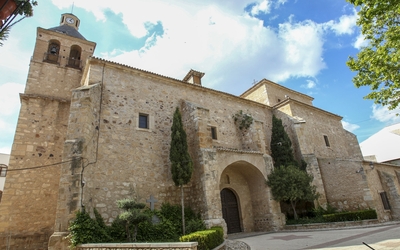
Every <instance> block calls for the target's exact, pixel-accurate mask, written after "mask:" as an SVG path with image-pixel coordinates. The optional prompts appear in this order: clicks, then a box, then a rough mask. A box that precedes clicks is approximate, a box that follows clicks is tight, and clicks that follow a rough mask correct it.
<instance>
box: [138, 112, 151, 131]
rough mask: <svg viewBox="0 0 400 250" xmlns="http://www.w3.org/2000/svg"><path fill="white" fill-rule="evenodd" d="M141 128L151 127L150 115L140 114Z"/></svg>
mask: <svg viewBox="0 0 400 250" xmlns="http://www.w3.org/2000/svg"><path fill="white" fill-rule="evenodd" d="M139 128H146V129H148V128H149V115H148V114H139Z"/></svg>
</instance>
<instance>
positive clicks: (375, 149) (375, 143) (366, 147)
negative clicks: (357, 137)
mask: <svg viewBox="0 0 400 250" xmlns="http://www.w3.org/2000/svg"><path fill="white" fill-rule="evenodd" d="M399 145H400V123H397V124H394V125H391V126H387V127H385V128H383V129H382V130H380V131H379V132H377V133H375V134H373V135H372V136H371V137H369V138H368V139H367V140H365V141H363V142H361V143H360V147H361V151H362V154H363V156H364V159H365V160H367V161H374V162H379V163H390V164H395V165H400V147H399Z"/></svg>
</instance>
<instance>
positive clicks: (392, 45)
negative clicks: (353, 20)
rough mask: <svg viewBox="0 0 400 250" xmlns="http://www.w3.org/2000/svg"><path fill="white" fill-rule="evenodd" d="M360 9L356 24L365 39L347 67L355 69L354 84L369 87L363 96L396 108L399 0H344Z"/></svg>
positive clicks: (399, 68)
mask: <svg viewBox="0 0 400 250" xmlns="http://www.w3.org/2000/svg"><path fill="white" fill-rule="evenodd" d="M347 1H348V2H350V3H351V4H353V5H354V6H355V7H358V8H359V12H358V20H357V25H359V26H360V27H361V33H362V34H363V36H364V38H365V39H366V40H367V41H368V45H367V46H366V47H364V48H362V49H361V50H360V52H359V53H358V54H357V57H356V58H355V57H350V58H349V60H348V61H347V66H348V67H349V68H350V69H351V70H352V71H357V74H356V75H355V76H354V78H353V83H354V85H355V86H356V87H357V88H359V87H361V86H369V87H370V88H371V90H372V91H371V92H370V93H369V94H368V95H367V96H365V97H364V98H366V99H371V100H374V102H375V103H377V104H381V105H384V106H388V108H389V109H391V110H393V109H395V108H396V107H397V106H398V105H399V102H400V90H399V89H400V77H399V71H400V25H399V24H400V1H398V0H347Z"/></svg>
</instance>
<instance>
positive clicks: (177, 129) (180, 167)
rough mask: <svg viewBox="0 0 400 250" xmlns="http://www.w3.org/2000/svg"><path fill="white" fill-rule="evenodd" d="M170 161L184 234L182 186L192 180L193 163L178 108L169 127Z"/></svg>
mask: <svg viewBox="0 0 400 250" xmlns="http://www.w3.org/2000/svg"><path fill="white" fill-rule="evenodd" d="M169 160H170V161H171V173H172V179H173V181H174V183H175V185H176V186H179V187H180V188H181V205H182V229H183V230H182V231H183V234H185V206H184V202H183V201H184V193H183V185H185V184H187V183H188V182H189V181H190V179H191V178H192V173H193V161H192V158H191V157H190V154H189V151H188V145H187V139H186V132H185V130H184V128H183V124H182V115H181V112H180V111H179V108H176V110H175V113H174V118H173V122H172V127H171V149H170V152H169Z"/></svg>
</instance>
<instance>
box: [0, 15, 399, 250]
mask: <svg viewBox="0 0 400 250" xmlns="http://www.w3.org/2000/svg"><path fill="white" fill-rule="evenodd" d="M65 17H71V18H74V20H75V21H77V22H79V19H78V18H77V17H75V16H74V15H72V14H63V16H62V19H61V26H59V27H55V28H52V29H48V30H46V29H42V28H38V33H37V40H36V46H35V51H34V56H33V57H32V61H31V65H30V70H29V75H28V80H27V85H26V89H25V92H24V93H23V94H21V112H20V116H19V120H18V126H17V131H16V134H15V139H14V144H13V149H12V152H11V158H10V166H9V170H10V171H9V173H8V176H7V181H6V184H5V190H4V194H3V198H2V202H1V204H0V247H1V248H5V246H11V249H17V250H18V249H45V248H47V246H48V249H67V248H68V242H67V240H66V239H65V236H66V235H67V234H68V225H69V223H70V221H71V220H72V219H73V218H74V216H75V212H76V211H78V210H80V209H82V208H83V207H85V208H86V209H87V211H92V210H93V208H96V209H97V210H98V211H99V212H100V214H101V215H102V216H103V218H104V219H105V220H106V223H108V224H109V223H112V221H113V220H114V219H115V218H116V217H117V215H118V214H119V212H120V211H119V209H118V208H117V206H116V201H117V200H119V199H122V198H128V197H132V198H136V199H138V201H140V202H143V203H146V200H147V199H148V198H149V197H151V196H152V197H154V198H155V199H157V203H155V208H159V207H160V206H161V204H162V203H164V202H169V203H172V204H179V201H180V190H179V188H178V187H176V186H175V185H174V183H173V181H172V177H171V171H170V162H169V148H170V140H171V138H170V133H171V132H170V131H171V125H172V118H173V113H174V111H175V109H176V108H177V107H178V108H179V109H180V111H181V113H182V119H183V124H184V128H185V130H186V133H187V139H188V145H189V153H190V155H191V157H192V159H193V162H194V173H193V176H192V179H191V181H190V183H189V184H187V185H186V186H185V187H184V192H185V206H190V207H192V208H193V209H194V210H195V211H197V212H199V213H200V214H201V216H202V218H203V220H204V221H205V223H206V225H207V226H209V227H210V226H215V225H220V226H222V227H223V228H224V230H225V232H229V230H230V229H231V228H232V227H235V228H236V229H239V231H242V232H253V231H275V230H280V229H282V228H283V226H284V224H285V215H284V214H283V213H282V212H281V208H280V205H279V203H278V202H276V201H274V200H273V197H272V195H271V191H270V189H269V187H268V186H267V185H266V182H265V181H266V179H267V178H268V174H269V173H270V172H271V171H272V169H273V167H274V166H273V159H272V158H271V156H270V140H271V133H272V132H271V129H272V116H273V115H275V116H277V117H278V118H280V119H282V121H283V124H284V126H285V130H286V132H287V133H288V134H289V137H290V138H291V141H292V144H293V150H294V153H295V156H296V158H297V159H298V160H301V159H303V160H305V161H306V162H307V163H308V167H307V171H308V172H309V173H310V174H312V175H313V176H314V182H313V183H314V185H316V186H317V190H318V192H319V193H320V197H319V199H318V200H317V201H315V205H321V206H327V204H330V205H332V206H335V207H336V208H338V209H339V210H356V209H360V208H374V209H376V210H377V211H378V218H379V219H380V220H381V221H385V220H391V219H393V218H398V217H399V212H398V210H399V209H398V208H399V204H398V202H392V204H393V209H392V210H391V211H388V210H387V209H383V208H382V201H381V195H380V193H379V192H384V191H385V192H386V193H387V197H388V199H390V200H393V199H398V190H399V189H398V184H399V182H398V176H399V171H398V170H393V169H392V168H390V167H387V166H386V165H385V166H386V168H384V167H380V172H378V171H377V170H376V168H375V170H376V171H375V172H371V171H369V170H368V169H367V166H366V163H365V162H364V161H363V158H362V155H361V151H360V148H359V146H358V142H357V139H356V137H355V136H354V135H353V134H351V133H350V132H348V131H346V130H344V129H343V127H342V124H341V117H340V116H338V115H335V114H332V113H330V112H327V111H325V110H321V109H319V108H317V107H314V106H313V105H312V100H313V98H312V97H309V96H307V95H304V94H302V93H299V92H296V91H293V90H290V89H288V88H285V87H283V86H281V85H279V84H277V83H273V82H271V81H269V80H266V79H263V80H261V81H260V82H259V83H257V84H255V85H254V86H252V87H251V88H250V89H249V90H248V91H246V92H245V93H244V94H243V95H241V96H239V97H238V96H234V95H231V94H228V93H223V92H220V91H216V90H213V89H209V88H206V87H203V86H202V83H201V77H202V76H203V75H204V73H201V72H198V71H195V70H190V71H189V73H188V74H187V75H186V76H185V77H184V80H178V79H174V78H170V77H167V76H161V75H158V74H155V73H152V72H148V71H144V70H141V69H137V68H133V67H128V66H125V65H121V64H118V63H114V62H110V61H106V60H103V59H100V58H95V57H91V56H92V54H93V52H94V48H95V45H96V44H95V43H93V42H89V41H87V40H85V39H84V38H83V37H82V36H81V35H80V34H79V33H77V28H78V26H73V27H72V26H71V27H70V26H68V25H69V24H66V23H65V22H64V20H65ZM52 46H56V48H58V49H59V50H58V51H57V50H55V51H56V54H51V55H52V56H53V58H56V59H57V60H55V61H49V60H48V59H49V57H48V55H49V53H53V52H54V51H53V49H54V47H52ZM57 46H58V47H57ZM73 50H74V51H75V52H76V51H78V52H79V53H80V57H79V60H82V61H81V62H80V61H79V64H74V65H69V63H70V62H71V54H72V53H70V51H73ZM57 53H58V54H57ZM46 56H47V57H46ZM73 62H77V61H76V59H74V60H73ZM77 65H81V66H82V67H76V66H77ZM71 66H74V67H71ZM240 113H242V114H245V115H246V116H251V117H252V119H253V121H252V123H251V124H250V126H249V127H248V128H244V129H243V128H242V129H240V128H239V126H238V125H237V124H236V123H235V120H234V116H235V115H237V114H240ZM139 120H141V121H142V122H144V124H145V125H143V123H141V124H142V125H141V126H139ZM360 169H363V170H364V169H365V171H361V170H360ZM367 170H368V171H367ZM378 173H379V174H378ZM382 182H383V183H382ZM225 191H229V193H231V194H233V196H234V199H233V200H232V201H231V203H230V204H233V205H234V206H233V207H230V208H229V209H230V210H228V209H227V208H226V207H227V203H223V202H222V199H221V194H222V193H223V192H225ZM223 209H226V210H223ZM223 211H224V212H223ZM232 214H233V215H234V216H236V215H237V217H235V218H233V216H231V215H232ZM234 223H237V224H235V225H233V224H234Z"/></svg>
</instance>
